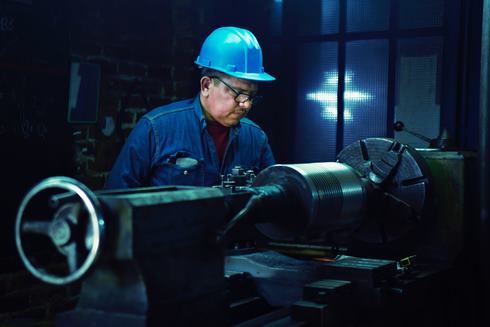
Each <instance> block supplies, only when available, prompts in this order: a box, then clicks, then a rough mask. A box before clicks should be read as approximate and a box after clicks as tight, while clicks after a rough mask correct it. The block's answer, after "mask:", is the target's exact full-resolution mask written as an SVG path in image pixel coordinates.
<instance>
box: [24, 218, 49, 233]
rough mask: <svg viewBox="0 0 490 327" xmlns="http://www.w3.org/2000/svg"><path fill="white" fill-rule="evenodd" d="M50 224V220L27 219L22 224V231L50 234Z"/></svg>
mask: <svg viewBox="0 0 490 327" xmlns="http://www.w3.org/2000/svg"><path fill="white" fill-rule="evenodd" d="M50 226H51V222H48V221H26V222H25V223H23V224H22V232H24V233H33V234H42V235H46V236H50V234H49V231H50Z"/></svg>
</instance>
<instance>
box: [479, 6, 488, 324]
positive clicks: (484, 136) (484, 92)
mask: <svg viewBox="0 0 490 327" xmlns="http://www.w3.org/2000/svg"><path fill="white" fill-rule="evenodd" d="M489 55H490V0H484V1H483V17H482V38H481V75H480V117H479V118H480V119H479V124H480V128H479V131H480V135H479V139H480V145H479V152H480V166H479V173H480V178H479V180H480V213H479V216H480V217H479V218H480V219H479V226H478V227H479V233H480V235H479V236H480V237H479V240H480V258H479V259H480V264H479V267H480V271H479V273H480V283H481V285H480V290H481V296H480V313H481V319H480V321H481V322H482V323H483V324H482V326H488V323H490V314H489V311H488V308H489V307H490V281H489V278H490V277H489V276H490V265H489V261H490V259H489V258H490V250H489V249H490V247H489V243H490V239H489V237H490V232H489V227H490V223H489V212H488V211H489V204H490V196H489V186H490V174H489V171H488V165H489V163H490V160H489V159H490V158H489V157H490V153H489V149H488V137H489V135H488V127H489V116H488V112H489V107H490V87H489V82H490V67H489V66H490V56H489Z"/></svg>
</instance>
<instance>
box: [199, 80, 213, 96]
mask: <svg viewBox="0 0 490 327" xmlns="http://www.w3.org/2000/svg"><path fill="white" fill-rule="evenodd" d="M212 82H213V81H212V79H211V78H209V76H203V77H201V81H200V83H201V94H202V95H203V96H208V95H209V87H210V86H211V83H212Z"/></svg>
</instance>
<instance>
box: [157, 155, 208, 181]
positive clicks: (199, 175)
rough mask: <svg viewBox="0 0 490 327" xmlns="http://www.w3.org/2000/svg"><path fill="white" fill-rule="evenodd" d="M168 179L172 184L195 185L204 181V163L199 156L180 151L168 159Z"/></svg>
mask: <svg viewBox="0 0 490 327" xmlns="http://www.w3.org/2000/svg"><path fill="white" fill-rule="evenodd" d="M166 165H167V169H168V180H169V184H171V185H195V186H200V185H203V183H204V163H203V160H202V159H200V158H199V157H198V156H196V155H194V154H192V153H189V152H185V151H178V152H176V153H174V154H172V155H170V156H169V157H168V158H167V160H166Z"/></svg>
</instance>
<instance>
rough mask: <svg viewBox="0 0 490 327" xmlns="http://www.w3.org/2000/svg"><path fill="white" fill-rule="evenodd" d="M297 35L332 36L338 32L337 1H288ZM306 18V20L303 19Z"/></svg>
mask: <svg viewBox="0 0 490 327" xmlns="http://www.w3.org/2000/svg"><path fill="white" fill-rule="evenodd" d="M288 4H289V5H290V6H291V12H292V13H294V15H295V17H297V18H296V20H295V22H294V24H296V26H295V31H296V32H297V33H298V35H318V34H333V33H338V32H339V0H309V1H297V0H293V1H289V2H288ZM305 17H307V19H305Z"/></svg>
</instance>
